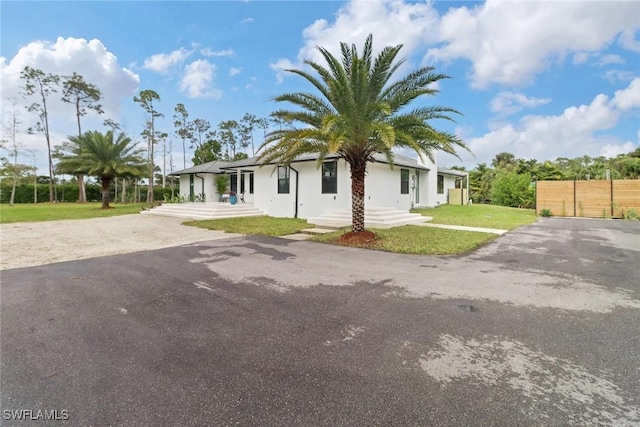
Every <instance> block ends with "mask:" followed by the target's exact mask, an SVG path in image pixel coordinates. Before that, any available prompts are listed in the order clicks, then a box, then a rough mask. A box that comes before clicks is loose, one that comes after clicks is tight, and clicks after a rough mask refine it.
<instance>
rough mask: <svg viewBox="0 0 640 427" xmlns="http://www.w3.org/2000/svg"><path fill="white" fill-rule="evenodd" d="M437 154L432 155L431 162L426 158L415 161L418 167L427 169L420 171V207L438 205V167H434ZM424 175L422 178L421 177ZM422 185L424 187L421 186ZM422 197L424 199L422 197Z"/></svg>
mask: <svg viewBox="0 0 640 427" xmlns="http://www.w3.org/2000/svg"><path fill="white" fill-rule="evenodd" d="M437 156H438V154H437V153H436V152H434V153H433V160H434V161H432V160H431V159H429V158H428V157H424V158H422V159H421V158H420V157H418V159H417V161H418V164H419V165H422V166H424V167H426V168H428V169H429V170H428V171H420V181H421V182H420V202H419V204H418V205H419V206H421V207H434V206H436V205H437V204H438V197H437V196H438V194H437V185H438V172H437V171H438V167H437V165H436V162H437ZM422 175H424V178H423V177H422ZM423 183H424V185H423ZM423 195H424V197H423Z"/></svg>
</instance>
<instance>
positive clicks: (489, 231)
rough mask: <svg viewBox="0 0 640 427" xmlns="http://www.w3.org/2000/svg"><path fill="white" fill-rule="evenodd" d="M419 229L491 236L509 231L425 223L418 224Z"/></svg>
mask: <svg viewBox="0 0 640 427" xmlns="http://www.w3.org/2000/svg"><path fill="white" fill-rule="evenodd" d="M416 225H418V226H419V227H434V228H447V229H449V230H460V231H475V232H478V233H490V234H498V235H500V236H502V235H503V234H505V233H506V232H507V231H509V230H499V229H497V228H481V227H467V226H464V225H448V224H432V223H430V222H425V223H422V224H416Z"/></svg>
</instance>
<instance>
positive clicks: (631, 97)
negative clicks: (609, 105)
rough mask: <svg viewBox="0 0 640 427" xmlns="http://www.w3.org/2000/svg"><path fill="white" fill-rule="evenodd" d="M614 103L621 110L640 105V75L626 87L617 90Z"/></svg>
mask: <svg viewBox="0 0 640 427" xmlns="http://www.w3.org/2000/svg"><path fill="white" fill-rule="evenodd" d="M613 102H614V104H615V105H616V106H617V107H619V108H620V109H621V110H630V109H632V108H639V107H640V77H637V78H635V79H633V81H631V83H630V84H629V86H627V87H626V88H625V89H621V90H617V91H616V92H615V94H614V97H613Z"/></svg>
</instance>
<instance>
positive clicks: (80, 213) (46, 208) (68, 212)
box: [0, 203, 150, 224]
mask: <svg viewBox="0 0 640 427" xmlns="http://www.w3.org/2000/svg"><path fill="white" fill-rule="evenodd" d="M149 206H150V204H148V203H131V204H115V203H112V204H111V209H105V210H102V209H100V207H101V204H100V203H38V204H35V205H34V204H26V203H24V204H23V203H21V204H15V205H13V206H10V205H7V204H1V205H0V223H3V224H6V223H10V222H39V221H55V220H60V219H87V218H102V217H108V216H116V215H128V214H137V213H139V212H140V211H141V210H142V208H144V207H149Z"/></svg>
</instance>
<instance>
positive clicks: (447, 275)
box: [0, 218, 640, 426]
mask: <svg viewBox="0 0 640 427" xmlns="http://www.w3.org/2000/svg"><path fill="white" fill-rule="evenodd" d="M639 277H640V222H627V221H598V220H578V219H559V218H549V219H543V220H541V221H539V222H537V223H536V224H533V225H531V226H527V227H524V228H521V229H518V230H516V231H514V232H511V233H509V234H507V235H505V236H502V237H500V238H498V239H497V240H496V241H495V242H494V243H492V244H490V245H488V246H486V247H484V248H482V249H481V250H479V251H476V252H473V253H470V254H466V255H463V256H457V257H426V256H407V255H397V254H388V253H382V252H375V251H369V250H360V249H353V248H343V247H335V246H329V245H322V244H316V243H311V242H304V241H290V240H285V239H278V238H264V237H248V238H233V239H226V240H217V241H211V242H205V243H198V244H194V245H184V246H179V247H175V248H167V249H161V250H156V251H148V252H140V253H134V254H127V255H118V256H111V257H103V258H95V259H89V260H82V261H73V262H65V263H58V264H50V265H46V266H40V267H32V268H23V269H14V270H6V271H3V272H2V276H1V287H0V289H1V307H0V308H1V313H0V316H1V318H0V320H1V324H0V332H1V335H0V339H1V351H2V353H1V371H0V387H1V389H0V392H1V409H2V421H0V423H1V424H2V425H44V424H43V423H42V421H28V422H17V421H15V420H12V419H11V418H16V416H18V415H20V414H21V416H23V417H25V416H26V417H27V418H37V417H38V416H51V415H58V418H65V417H67V418H68V419H67V420H59V421H56V423H55V424H56V425H57V424H59V425H96V426H98V425H99V426H102V425H127V426H130V425H143V426H146V425H148V426H160V425H276V424H277V425H295V426H305V425H309V426H311V425H313V426H319V425H331V426H335V425H419V426H424V425H439V426H442V425H456V426H457V425H476V426H477V425H505V426H507V425H508V426H513V425H521V426H526V425H596V424H604V425H638V424H640V327H639V325H640V279H639ZM11 411H14V412H11ZM29 411H30V412H29ZM38 411H49V412H47V413H43V412H38ZM52 411H57V412H52ZM51 424H52V423H51V422H50V421H49V422H48V424H47V425H51Z"/></svg>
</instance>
